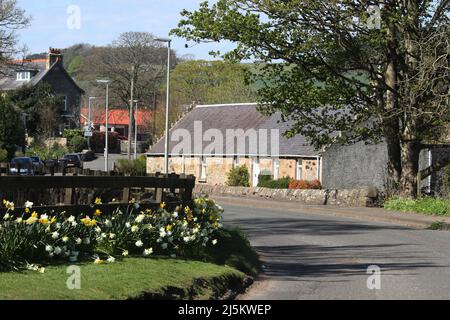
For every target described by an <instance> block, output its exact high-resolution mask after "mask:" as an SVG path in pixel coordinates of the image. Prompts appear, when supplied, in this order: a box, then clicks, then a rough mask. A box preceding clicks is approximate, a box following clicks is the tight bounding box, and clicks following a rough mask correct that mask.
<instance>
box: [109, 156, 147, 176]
mask: <svg viewBox="0 0 450 320" xmlns="http://www.w3.org/2000/svg"><path fill="white" fill-rule="evenodd" d="M116 170H117V171H118V172H120V173H123V174H124V175H130V176H145V175H146V174H147V159H146V158H145V156H141V157H139V159H137V160H128V159H120V160H119V161H117V164H116Z"/></svg>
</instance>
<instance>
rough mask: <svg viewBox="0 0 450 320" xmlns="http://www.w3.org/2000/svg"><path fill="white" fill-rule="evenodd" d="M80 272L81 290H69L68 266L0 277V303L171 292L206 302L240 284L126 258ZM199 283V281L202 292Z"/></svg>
mask: <svg viewBox="0 0 450 320" xmlns="http://www.w3.org/2000/svg"><path fill="white" fill-rule="evenodd" d="M80 267H81V290H69V289H68V288H67V285H66V282H67V279H68V277H69V275H67V273H66V271H67V266H50V267H47V269H46V271H45V273H44V274H41V273H38V272H33V271H26V272H21V273H16V272H8V273H0V299H3V300H4V299H8V300H47V299H49V300H123V299H130V298H139V297H141V295H142V294H143V293H147V294H148V293H164V292H165V290H167V288H170V287H174V288H177V289H180V290H179V291H182V292H184V293H185V294H186V295H187V296H188V297H189V295H192V294H193V295H194V297H195V298H198V299H210V298H212V297H214V291H215V290H216V289H217V286H219V287H220V286H226V282H227V281H230V279H231V280H233V279H234V281H235V282H236V279H237V281H240V280H242V279H243V278H244V274H243V273H241V272H239V271H237V270H235V269H233V268H231V267H227V266H218V265H214V264H210V263H203V262H196V261H184V260H174V259H143V258H127V259H125V260H123V261H117V262H115V263H113V264H108V265H95V264H93V263H89V264H81V265H80ZM197 279H202V280H203V281H202V282H201V283H202V285H201V287H199V286H198V281H196V280H197ZM196 283H197V285H196ZM193 288H194V289H193ZM192 290H195V292H192ZM185 297H186V296H185ZM185 297H184V298H185ZM181 298H183V297H181Z"/></svg>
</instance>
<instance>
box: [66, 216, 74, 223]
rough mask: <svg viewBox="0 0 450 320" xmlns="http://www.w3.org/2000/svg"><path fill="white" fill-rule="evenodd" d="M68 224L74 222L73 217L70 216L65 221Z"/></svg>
mask: <svg viewBox="0 0 450 320" xmlns="http://www.w3.org/2000/svg"><path fill="white" fill-rule="evenodd" d="M67 221H68V222H70V223H72V222H74V221H75V217H74V216H70V217H69V219H67Z"/></svg>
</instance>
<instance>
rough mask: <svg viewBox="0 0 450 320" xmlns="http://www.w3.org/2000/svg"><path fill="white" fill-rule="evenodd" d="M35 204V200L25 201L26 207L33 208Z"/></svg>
mask: <svg viewBox="0 0 450 320" xmlns="http://www.w3.org/2000/svg"><path fill="white" fill-rule="evenodd" d="M33 205H34V203H33V202H31V201H27V202H25V208H27V209H31V208H33Z"/></svg>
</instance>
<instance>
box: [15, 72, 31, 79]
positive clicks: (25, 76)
mask: <svg viewBox="0 0 450 320" xmlns="http://www.w3.org/2000/svg"><path fill="white" fill-rule="evenodd" d="M29 80H31V72H28V71H20V72H17V81H29Z"/></svg>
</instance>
